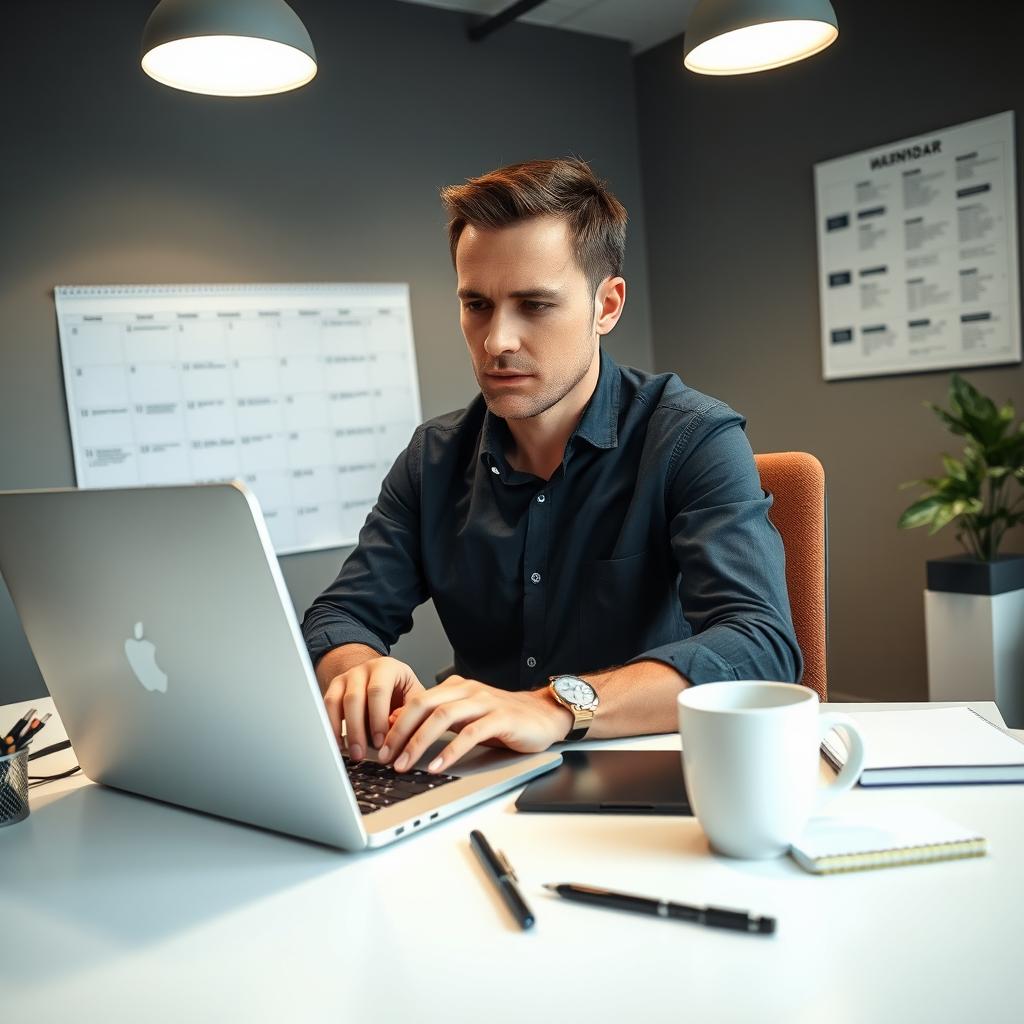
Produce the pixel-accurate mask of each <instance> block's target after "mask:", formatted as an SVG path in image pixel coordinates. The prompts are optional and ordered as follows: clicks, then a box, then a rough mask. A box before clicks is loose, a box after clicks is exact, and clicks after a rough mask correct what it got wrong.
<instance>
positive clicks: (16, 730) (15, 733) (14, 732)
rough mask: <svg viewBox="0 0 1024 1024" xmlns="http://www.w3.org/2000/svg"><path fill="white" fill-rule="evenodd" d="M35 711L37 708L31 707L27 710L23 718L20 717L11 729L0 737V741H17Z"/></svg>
mask: <svg viewBox="0 0 1024 1024" xmlns="http://www.w3.org/2000/svg"><path fill="white" fill-rule="evenodd" d="M35 713H36V709H35V708H29V709H28V711H26V712H25V714H23V715H22V716H21V718H19V719H18V720H17V721H16V722H15V723H14V725H12V726H11V728H10V731H9V732H8V733H7V734H6V735H5V736H4V737H3V738H2V739H0V743H16V742H17V740H18V737H19V736H20V735H21V732H22V730H23V729H24V728H25V726H26V725H27V724H28V723H29V721H30V720H31V718H32V716H33V715H34V714H35Z"/></svg>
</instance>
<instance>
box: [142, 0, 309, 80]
mask: <svg viewBox="0 0 1024 1024" xmlns="http://www.w3.org/2000/svg"><path fill="white" fill-rule="evenodd" d="M142 70H143V71H145V72H146V74H147V75H149V76H150V78H155V79H156V80H157V81H158V82H162V83H163V84H164V85H169V86H171V87H172V88H174V89H184V90H185V91H186V92H200V93H207V94H209V95H211V96H266V95H268V94H269V93H275V92H287V91H288V90H289V89H297V88H299V86H302V85H305V84H306V83H307V82H309V81H310V80H311V79H312V78H313V76H314V75H315V74H316V52H315V51H314V49H313V41H312V40H311V39H310V38H309V33H308V32H307V31H306V26H305V25H303V24H302V22H301V20H300V19H299V16H298V15H297V14H296V13H295V12H294V11H293V10H292V9H291V8H290V7H289V6H288V5H287V4H286V3H285V2H284V0H161V2H160V3H159V4H158V5H157V7H156V9H155V10H154V11H153V13H152V14H151V15H150V16H149V21H147V22H146V28H145V30H144V31H143V33H142Z"/></svg>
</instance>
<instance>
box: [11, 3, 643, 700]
mask: <svg viewBox="0 0 1024 1024" xmlns="http://www.w3.org/2000/svg"><path fill="white" fill-rule="evenodd" d="M154 5H155V0H103V2H102V3H82V2H79V0H64V2H60V0H31V2H29V0H22V2H19V3H18V4H16V5H15V4H10V5H8V6H9V8H10V9H9V10H7V11H6V12H5V23H4V32H5V35H6V37H7V39H8V40H9V41H10V40H17V41H18V45H17V47H15V46H13V45H11V46H8V47H7V56H6V57H5V62H4V66H3V76H4V86H5V88H3V89H2V90H0V125H2V127H3V137H4V147H3V148H4V159H3V161H2V162H0V213H2V217H0V224H2V228H0V230H2V235H3V246H2V248H0V325H2V326H0V438H2V441H0V489H7V488H29V487H56V486H66V485H71V484H73V483H74V471H73V466H72V461H71V448H70V443H69V439H68V433H67V419H66V412H65V406H64V398H63V391H62V378H61V370H60V361H59V354H58V346H57V334H56V323H55V319H54V310H53V299H52V289H53V286H54V285H57V284H93V283H159V282H171V283H175V282H202V281H215V282H237V281H408V282H410V283H411V288H412V307H413V321H414V329H415V334H416V346H417V353H418V363H419V371H420V385H421V390H422V396H423V411H424V415H425V416H427V417H430V416H434V415H437V414H439V413H441V412H444V411H446V410H448V409H453V408H458V407H461V406H463V405H465V404H466V402H467V401H468V400H469V398H470V397H471V396H472V395H473V393H474V392H475V386H474V381H473V377H472V373H471V370H470V368H469V361H468V357H467V356H466V353H465V351H464V345H465V343H464V342H463V340H462V336H461V333H460V332H459V328H458V316H457V305H456V302H455V299H454V275H453V272H452V270H451V266H450V263H449V261H448V256H447V248H446V243H445V240H444V234H443V228H444V222H443V217H442V214H441V210H440V208H439V204H438V201H437V190H438V188H439V187H440V186H442V185H444V184H448V183H450V182H455V181H460V180H462V179H464V178H466V177H468V176H470V175H473V174H479V173H481V172H483V171H485V170H489V169H491V168H492V167H495V166H498V165H499V164H503V163H509V162H512V161H516V160H523V159H530V158H534V157H548V156H557V155H564V154H568V153H570V152H574V153H578V154H579V155H581V156H584V157H586V158H588V159H590V160H591V161H592V163H593V165H594V166H595V168H596V169H597V171H598V172H599V173H600V174H602V175H604V176H605V177H607V178H608V179H609V180H610V181H611V183H612V186H613V188H614V189H615V190H616V192H617V193H618V195H619V197H620V198H621V199H622V201H623V202H624V203H625V205H626V207H627V209H629V210H630V212H631V214H632V228H631V241H630V249H629V255H628V260H627V276H628V278H629V282H630V288H631V291H630V302H629V307H628V311H627V314H626V316H625V318H624V320H623V322H622V323H621V324H620V326H619V327H618V328H617V329H616V331H615V333H614V335H613V336H612V337H611V338H610V339H609V342H608V347H609V349H610V351H611V352H612V354H613V355H614V356H615V357H616V358H617V359H619V360H620V361H621V362H625V363H631V364H633V365H636V366H641V367H644V368H650V366H651V347H650V338H649V325H648V314H647V308H648V303H647V294H646V292H647V280H646V266H645V239H644V231H643V221H642V216H641V190H640V172H639V164H638V142H637V135H636V120H635V103H634V96H633V77H632V63H631V58H630V56H629V51H628V48H627V46H626V45H625V44H623V43H616V42H613V41H609V40H602V39H598V38H596V37H585V36H580V35H576V34H572V33H567V32H561V31H557V30H551V29H542V28H534V27H529V26H519V25H517V26H512V27H510V28H508V29H506V30H503V31H502V32H500V33H499V34H498V35H496V36H494V37H493V38H491V39H489V40H487V41H486V42H485V43H482V44H473V43H469V42H468V41H467V40H466V38H465V32H464V27H465V21H464V19H463V17H462V16H461V15H458V14H453V13H449V12H445V11H439V10H435V9H431V8H425V7H418V6H414V5H411V4H403V3H395V2H391V0H345V2H344V3H340V2H337V0H293V6H294V8H295V9H296V11H297V12H298V13H299V15H300V16H301V17H302V18H303V20H304V21H305V23H306V26H307V27H308V29H309V31H310V34H311V35H312V37H313V40H314V43H315V45H316V48H317V53H318V56H319V61H320V71H319V74H318V75H317V77H316V79H314V81H313V83H312V84H311V85H310V86H308V87H307V88H305V89H301V90H299V91H297V92H295V93H292V94H286V95H283V96H276V97H267V98H262V99H248V100H227V99H217V98H212V97H201V96H193V95H189V94H186V93H182V92H177V91H174V90H170V89H167V88H164V87H163V86H160V85H157V84H156V83H155V82H152V81H151V80H150V79H148V78H147V77H146V76H145V75H143V73H142V72H141V71H140V70H139V67H138V46H139V39H140V36H141V33H142V27H143V25H144V23H145V20H146V17H147V16H148V14H149V11H150V10H151V9H152V7H153V6H154ZM345 554H346V552H344V551H327V552H317V553H313V554H307V555H300V556H290V557H286V558H284V559H282V563H283V567H284V573H285V577H286V579H287V581H288V585H289V588H290V590H291V593H292V598H293V600H294V602H295V604H296V606H297V608H298V609H299V610H300V611H301V610H302V609H303V608H305V606H306V605H307V604H308V603H309V601H310V600H311V599H312V598H313V596H314V595H315V594H316V593H317V592H318V591H319V590H320V589H321V588H322V587H323V586H324V585H325V584H326V583H327V582H328V581H329V580H330V579H331V578H333V576H334V574H335V572H336V571H337V569H338V567H339V566H340V564H341V561H342V559H343V557H344V555H345ZM396 654H397V655H398V656H400V657H403V658H405V659H406V660H407V661H409V662H410V663H411V664H412V665H413V667H414V668H416V669H417V671H418V672H420V673H421V674H424V675H429V674H430V673H431V672H432V671H433V670H434V669H435V668H437V667H440V666H441V665H442V664H444V663H446V662H447V660H448V658H449V657H450V650H449V649H448V647H447V645H446V643H445V640H444V636H443V633H442V631H441V630H440V627H439V624H438V622H437V618H436V615H434V613H433V610H432V608H431V607H430V606H425V607H424V608H423V609H421V611H420V613H419V614H418V615H417V618H416V628H415V629H414V631H413V633H412V634H411V635H410V637H408V638H406V639H405V640H403V641H402V642H401V643H400V645H399V647H398V648H396ZM44 692H45V689H44V687H43V683H42V680H41V678H40V677H39V673H38V671H37V669H36V666H35V663H34V661H33V659H32V656H31V652H30V651H29V649H28V645H27V643H26V641H25V638H24V635H23V633H22V631H21V627H20V625H19V623H18V621H17V618H16V616H15V613H14V610H13V608H12V606H11V603H10V600H9V596H8V594H7V591H6V589H5V588H4V587H3V586H2V584H0V703H4V702H7V701H14V700H19V699H26V698H29V697H33V696H35V695H37V694H42V693H44Z"/></svg>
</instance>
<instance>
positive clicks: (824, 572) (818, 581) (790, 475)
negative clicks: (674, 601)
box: [754, 452, 828, 701]
mask: <svg viewBox="0 0 1024 1024" xmlns="http://www.w3.org/2000/svg"><path fill="white" fill-rule="evenodd" d="M754 462H755V463H756V464H757V472H758V474H759V475H760V477H761V487H762V489H763V490H765V491H767V492H768V493H769V494H771V495H772V496H773V497H774V501H773V503H772V507H771V511H770V512H769V513H768V518H769V519H770V520H771V521H772V523H773V524H774V525H775V529H777V530H778V531H779V533H780V535H781V536H782V546H783V547H784V548H785V550H786V589H787V590H788V591H789V604H790V609H791V610H792V613H793V628H794V630H795V631H796V640H797V643H798V644H799V645H800V650H801V651H803V655H804V674H803V679H802V680H801V682H802V683H803V685H804V686H807V687H810V688H811V689H812V690H815V691H817V694H818V696H819V697H820V698H821V700H822V701H825V700H827V699H828V679H827V672H826V653H827V651H826V645H827V641H828V505H827V501H826V497H825V470H824V469H823V468H822V465H821V463H820V462H819V461H818V460H817V459H816V458H815V457H814V456H813V455H809V454H808V453H807V452H770V453H767V454H763V455H755V456H754Z"/></svg>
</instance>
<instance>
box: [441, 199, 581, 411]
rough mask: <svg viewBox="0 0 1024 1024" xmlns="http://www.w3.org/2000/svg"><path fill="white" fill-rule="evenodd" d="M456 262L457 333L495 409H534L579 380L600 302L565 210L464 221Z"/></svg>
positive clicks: (553, 400)
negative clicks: (481, 223) (497, 224)
mask: <svg viewBox="0 0 1024 1024" xmlns="http://www.w3.org/2000/svg"><path fill="white" fill-rule="evenodd" d="M455 269H456V272H457V274H458V280H459V291H458V295H459V301H460V303H461V322H462V333H463V334H464V335H465V336H466V344H467V345H468V346H469V354H470V356H471V357H472V360H473V372H474V373H475V374H476V379H477V383H478V384H479V385H480V391H481V392H482V393H483V396H484V400H485V401H486V402H487V408H488V409H490V411H491V412H492V413H493V414H494V415H495V416H500V417H502V418H503V419H526V418H528V417H531V416H538V415H540V414H541V413H542V412H545V411H546V410H547V409H550V408H551V407H552V406H553V405H555V404H556V403H557V402H559V401H561V400H562V399H563V398H564V397H565V396H566V395H567V394H568V393H569V392H570V391H572V389H573V388H574V387H576V385H577V384H579V383H580V381H582V380H583V378H584V377H585V376H586V374H587V371H588V370H589V369H590V367H591V365H592V364H593V361H594V359H595V358H596V357H597V352H598V331H597V327H596V325H595V317H596V314H597V308H598V306H597V301H596V300H595V296H594V294H593V292H592V291H591V288H590V284H589V282H588V281H587V278H586V276H585V275H584V273H583V271H582V270H581V269H580V268H579V266H578V265H577V263H576V260H575V259H574V257H573V254H572V247H571V244H570V241H569V230H568V225H567V224H566V221H565V220H564V219H563V218H561V217H550V216H544V217H534V218H531V219H530V220H526V221H520V222H519V223H516V224H511V225H509V226H508V227H503V228H494V229H487V228H476V227H473V226H472V225H467V226H466V228H465V230H464V231H463V232H462V236H461V237H460V239H459V244H458V247H457V248H456V250H455Z"/></svg>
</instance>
